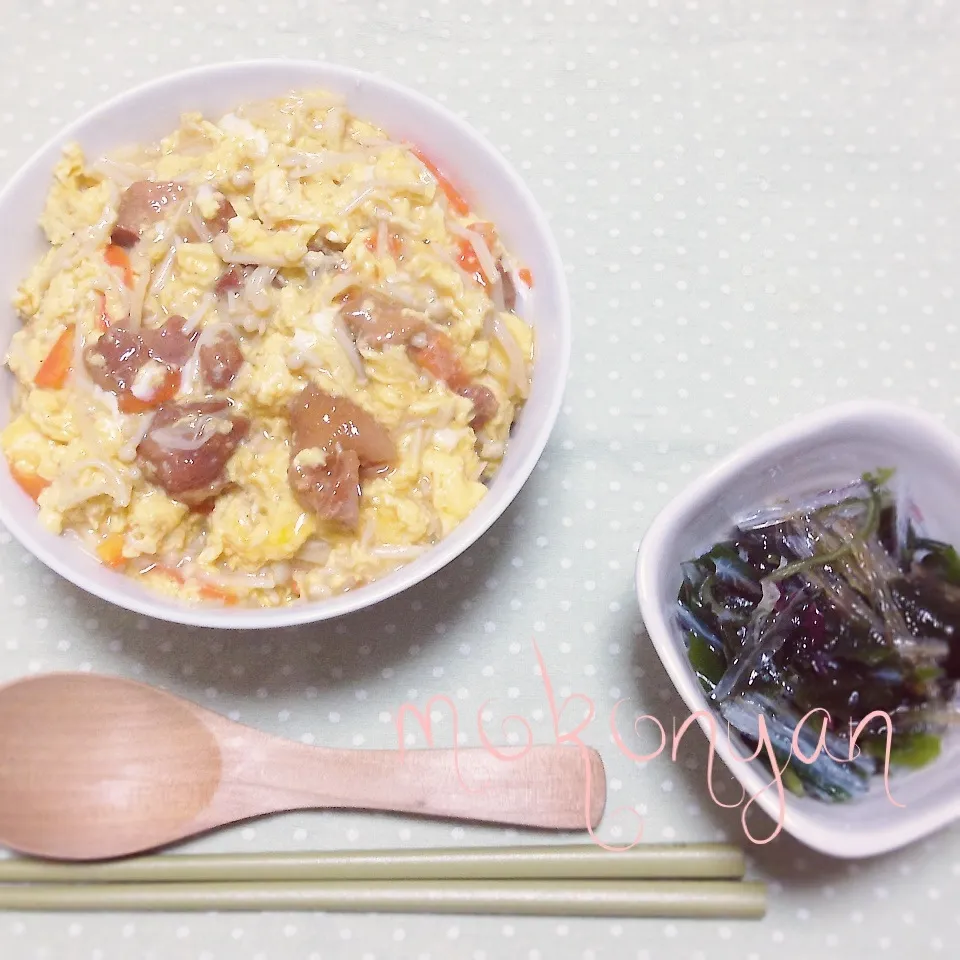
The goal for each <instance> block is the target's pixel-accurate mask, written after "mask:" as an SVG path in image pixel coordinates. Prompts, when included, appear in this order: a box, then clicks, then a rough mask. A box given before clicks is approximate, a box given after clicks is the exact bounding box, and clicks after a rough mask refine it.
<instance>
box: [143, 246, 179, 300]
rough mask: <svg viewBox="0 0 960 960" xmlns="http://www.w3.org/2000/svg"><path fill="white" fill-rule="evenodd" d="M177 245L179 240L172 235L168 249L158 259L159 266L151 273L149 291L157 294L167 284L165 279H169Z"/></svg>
mask: <svg viewBox="0 0 960 960" xmlns="http://www.w3.org/2000/svg"><path fill="white" fill-rule="evenodd" d="M179 245H180V241H179V240H178V239H177V238H176V237H174V239H173V242H172V243H171V244H170V249H169V250H168V251H167V252H166V254H165V255H164V257H163V260H161V261H160V266H159V267H157V271H156V273H155V274H154V275H153V283H152V284H151V286H150V292H151V293H153V294H158V293H159V292H160V291H161V290H162V289H163V288H164V287H165V286H166V285H167V281H168V280H169V279H170V274H171V273H172V271H173V262H174V260H175V259H176V256H177V247H178V246H179Z"/></svg>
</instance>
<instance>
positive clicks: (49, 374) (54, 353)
mask: <svg viewBox="0 0 960 960" xmlns="http://www.w3.org/2000/svg"><path fill="white" fill-rule="evenodd" d="M73 335H74V325H73V324H72V323H71V324H70V326H68V327H67V329H66V330H64V331H63V333H61V334H60V336H59V337H58V338H57V342H56V343H55V344H54V345H53V346H52V347H51V348H50V352H49V353H48V354H47V356H46V357H45V358H44V361H43V363H41V364H40V369H39V370H37V375H36V376H35V377H34V378H33V382H34V383H35V384H36V385H37V386H38V387H41V388H42V389H44V390H59V389H60V387H62V386H63V384H64V381H65V380H66V379H67V374H68V373H69V372H70V364H71V361H72V360H73Z"/></svg>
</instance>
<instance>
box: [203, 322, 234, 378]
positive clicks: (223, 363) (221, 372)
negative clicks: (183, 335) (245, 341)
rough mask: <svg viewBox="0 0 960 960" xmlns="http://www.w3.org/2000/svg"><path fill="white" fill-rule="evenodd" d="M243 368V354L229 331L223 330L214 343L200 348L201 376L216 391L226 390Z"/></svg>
mask: <svg viewBox="0 0 960 960" xmlns="http://www.w3.org/2000/svg"><path fill="white" fill-rule="evenodd" d="M242 366H243V354H242V353H241V352H240V346H239V345H238V344H237V341H236V338H235V337H234V336H233V335H232V334H231V333H229V332H228V331H227V330H221V331H220V333H218V334H217V336H216V338H215V339H214V341H213V343H205V344H204V345H203V346H202V347H201V348H200V375H201V377H202V378H203V380H204V382H205V383H206V384H207V385H208V386H210V387H212V388H213V389H214V390H224V389H226V388H227V387H228V386H230V384H231V383H233V379H234V377H236V375H237V373H238V372H239V370H240V368H241V367H242Z"/></svg>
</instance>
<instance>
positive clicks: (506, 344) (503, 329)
mask: <svg viewBox="0 0 960 960" xmlns="http://www.w3.org/2000/svg"><path fill="white" fill-rule="evenodd" d="M490 327H491V330H492V332H493V335H494V337H495V338H496V340H497V342H498V343H499V344H500V346H501V347H503V352H504V353H505V354H506V355H507V360H508V362H509V364H510V383H511V386H513V387H515V388H516V389H517V392H518V393H519V394H520V396H521V397H526V395H527V393H528V391H529V389H530V381H529V379H528V377H527V364H526V362H525V361H524V359H523V353H522V352H521V351H520V344H518V343H517V340H516V338H515V337H514V335H513V334H512V333H511V332H510V329H509V328H508V327H507V325H506V324H505V323H504V322H503V320H502V319H501V317H500V315H499V314H497V313H494V314H491V316H490Z"/></svg>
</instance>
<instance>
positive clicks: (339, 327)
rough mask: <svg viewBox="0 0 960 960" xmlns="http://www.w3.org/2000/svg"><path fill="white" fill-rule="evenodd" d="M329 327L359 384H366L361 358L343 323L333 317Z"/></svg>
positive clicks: (365, 372) (365, 373) (338, 318)
mask: <svg viewBox="0 0 960 960" xmlns="http://www.w3.org/2000/svg"><path fill="white" fill-rule="evenodd" d="M331 326H332V328H333V336H334V339H335V340H336V341H337V343H338V344H339V345H340V347H341V348H342V349H343V352H344V353H345V354H346V355H347V359H348V360H349V361H350V365H351V366H352V367H353V370H354V372H355V373H356V375H357V379H358V380H359V381H360V382H361V383H366V381H367V371H366V370H365V369H364V367H363V358H362V357H361V356H360V351H359V350H357V345H356V344H355V343H354V342H353V339H352V338H351V337H350V334H349V333H347V330H346V327H344V325H343V321H342V320H341V319H340V317H334V318H333V321H332V323H331Z"/></svg>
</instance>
